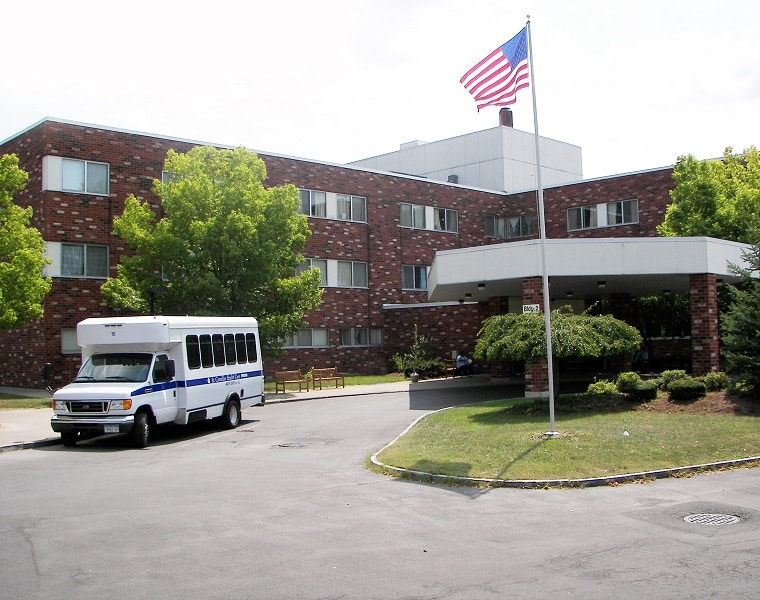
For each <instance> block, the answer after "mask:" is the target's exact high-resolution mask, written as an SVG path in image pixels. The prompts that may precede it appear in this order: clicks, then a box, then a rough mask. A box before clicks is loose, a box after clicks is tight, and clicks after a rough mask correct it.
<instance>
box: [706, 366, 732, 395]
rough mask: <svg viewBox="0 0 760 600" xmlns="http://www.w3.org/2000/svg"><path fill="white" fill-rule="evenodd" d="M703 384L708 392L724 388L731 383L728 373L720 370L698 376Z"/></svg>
mask: <svg viewBox="0 0 760 600" xmlns="http://www.w3.org/2000/svg"><path fill="white" fill-rule="evenodd" d="M699 380H700V381H702V382H703V383H704V384H705V388H706V389H707V391H708V392H717V391H718V390H726V389H728V386H729V385H731V380H730V379H729V378H728V375H726V374H725V373H723V372H721V371H716V372H712V373H708V374H707V375H704V376H702V377H700V378H699Z"/></svg>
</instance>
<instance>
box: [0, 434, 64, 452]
mask: <svg viewBox="0 0 760 600" xmlns="http://www.w3.org/2000/svg"><path fill="white" fill-rule="evenodd" d="M60 443H61V438H60V437H54V438H45V439H44V440H37V441H34V442H16V443H15V444H7V445H5V446H0V454H2V453H4V452H13V451H15V450H30V449H32V448H44V447H45V446H56V445H58V444H60Z"/></svg>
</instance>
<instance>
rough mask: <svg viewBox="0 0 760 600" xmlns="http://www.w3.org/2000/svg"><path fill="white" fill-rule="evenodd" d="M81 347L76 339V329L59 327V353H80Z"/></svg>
mask: <svg viewBox="0 0 760 600" xmlns="http://www.w3.org/2000/svg"><path fill="white" fill-rule="evenodd" d="M81 353H82V347H81V346H80V345H79V342H78V341H77V330H76V329H75V328H72V329H61V354H81Z"/></svg>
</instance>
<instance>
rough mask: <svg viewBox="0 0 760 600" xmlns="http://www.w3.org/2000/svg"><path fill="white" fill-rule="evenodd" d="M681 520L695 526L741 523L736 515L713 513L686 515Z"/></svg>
mask: <svg viewBox="0 0 760 600" xmlns="http://www.w3.org/2000/svg"><path fill="white" fill-rule="evenodd" d="M683 520H684V521H686V522H687V523H694V524H696V525H733V524H734V523H738V522H739V521H741V519H740V518H739V517H737V516H736V515H721V514H713V513H696V514H693V515H686V516H685V517H684V518H683Z"/></svg>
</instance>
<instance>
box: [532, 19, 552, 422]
mask: <svg viewBox="0 0 760 600" xmlns="http://www.w3.org/2000/svg"><path fill="white" fill-rule="evenodd" d="M526 29H527V33H528V64H529V66H530V89H531V92H532V94H533V129H534V132H535V134H534V138H535V142H536V188H537V194H538V213H539V221H540V231H541V260H542V263H543V272H542V277H541V287H542V288H543V295H544V329H545V331H546V368H547V369H548V371H549V431H547V432H546V435H547V436H550V437H554V436H557V435H559V434H558V432H557V431H556V429H555V426H554V359H553V357H552V319H551V301H550V299H549V269H548V267H547V264H546V222H545V219H544V187H543V184H542V183H541V152H540V150H539V136H538V112H537V111H536V76H535V72H534V70H533V41H532V39H531V34H530V15H528V22H527V24H526Z"/></svg>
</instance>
